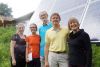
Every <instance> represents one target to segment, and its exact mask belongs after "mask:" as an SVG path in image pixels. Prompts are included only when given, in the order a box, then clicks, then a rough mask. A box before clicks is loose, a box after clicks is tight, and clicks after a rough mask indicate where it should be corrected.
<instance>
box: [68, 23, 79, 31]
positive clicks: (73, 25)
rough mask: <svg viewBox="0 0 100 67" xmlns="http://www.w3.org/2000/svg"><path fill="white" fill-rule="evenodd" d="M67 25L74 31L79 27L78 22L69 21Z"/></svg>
mask: <svg viewBox="0 0 100 67" xmlns="http://www.w3.org/2000/svg"><path fill="white" fill-rule="evenodd" d="M69 27H70V29H71V30H73V31H75V30H78V29H79V24H78V23H77V22H70V24H69Z"/></svg>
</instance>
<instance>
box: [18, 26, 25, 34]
mask: <svg viewBox="0 0 100 67" xmlns="http://www.w3.org/2000/svg"><path fill="white" fill-rule="evenodd" d="M17 29H18V31H19V32H20V33H23V32H24V29H25V28H24V26H18V28H17Z"/></svg>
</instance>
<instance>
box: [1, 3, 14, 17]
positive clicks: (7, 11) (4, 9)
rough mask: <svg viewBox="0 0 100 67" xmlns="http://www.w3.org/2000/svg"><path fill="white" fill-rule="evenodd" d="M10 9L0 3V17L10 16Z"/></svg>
mask: <svg viewBox="0 0 100 67" xmlns="http://www.w3.org/2000/svg"><path fill="white" fill-rule="evenodd" d="M11 12H12V9H11V8H9V7H8V5H7V4H3V3H0V15H3V16H12V15H11Z"/></svg>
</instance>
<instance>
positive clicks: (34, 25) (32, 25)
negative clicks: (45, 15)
mask: <svg viewBox="0 0 100 67" xmlns="http://www.w3.org/2000/svg"><path fill="white" fill-rule="evenodd" d="M30 30H31V32H32V33H36V31H37V26H36V24H31V25H30Z"/></svg>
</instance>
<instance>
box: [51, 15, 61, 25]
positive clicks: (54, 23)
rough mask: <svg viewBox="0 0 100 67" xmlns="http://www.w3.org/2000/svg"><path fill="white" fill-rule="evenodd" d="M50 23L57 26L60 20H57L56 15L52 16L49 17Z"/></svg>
mask: <svg viewBox="0 0 100 67" xmlns="http://www.w3.org/2000/svg"><path fill="white" fill-rule="evenodd" d="M51 22H52V24H53V25H57V24H59V23H60V18H59V16H58V15H53V16H52V17H51Z"/></svg>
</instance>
